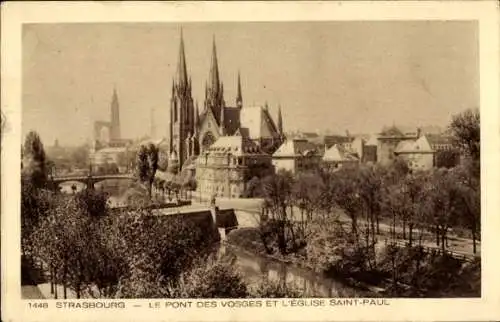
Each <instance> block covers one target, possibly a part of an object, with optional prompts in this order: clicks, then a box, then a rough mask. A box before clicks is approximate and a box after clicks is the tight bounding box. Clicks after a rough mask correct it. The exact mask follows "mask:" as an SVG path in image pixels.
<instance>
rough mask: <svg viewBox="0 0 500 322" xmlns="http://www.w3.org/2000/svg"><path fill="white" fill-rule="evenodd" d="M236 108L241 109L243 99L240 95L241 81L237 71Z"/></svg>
mask: <svg viewBox="0 0 500 322" xmlns="http://www.w3.org/2000/svg"><path fill="white" fill-rule="evenodd" d="M236 106H237V107H238V108H241V107H242V106H243V97H242V95H241V80H240V72H239V71H238V93H237V94H236Z"/></svg>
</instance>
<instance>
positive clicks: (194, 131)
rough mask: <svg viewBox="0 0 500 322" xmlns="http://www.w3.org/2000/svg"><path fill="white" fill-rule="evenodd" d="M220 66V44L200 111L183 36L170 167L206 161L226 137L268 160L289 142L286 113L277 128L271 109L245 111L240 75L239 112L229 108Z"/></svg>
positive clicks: (175, 81) (175, 85)
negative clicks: (213, 148)
mask: <svg viewBox="0 0 500 322" xmlns="http://www.w3.org/2000/svg"><path fill="white" fill-rule="evenodd" d="M218 64H219V63H218V60H217V50H216V44H215V38H214V40H213V44H212V57H211V66H210V70H209V73H208V81H207V82H206V83H205V100H204V103H203V107H202V110H201V111H200V109H199V107H198V104H197V103H196V104H195V103H194V100H193V96H192V82H191V77H190V76H189V75H188V71H187V62H186V54H185V48H184V39H183V34H182V31H181V34H180V48H179V58H178V62H177V71H176V74H175V77H174V79H173V82H172V93H171V100H170V123H169V142H168V147H169V165H173V164H175V165H176V168H177V169H183V168H184V167H185V166H187V165H189V164H193V163H194V160H196V159H197V157H198V156H200V155H205V158H206V157H207V156H206V154H207V153H209V151H210V149H209V148H210V147H211V146H212V145H213V144H214V143H215V142H216V141H218V140H219V139H221V138H223V137H234V138H229V139H225V141H228V140H229V141H235V140H239V141H240V142H243V143H241V144H244V145H245V146H247V147H246V148H245V147H241V149H243V150H248V151H252V153H254V154H255V153H257V152H259V153H262V154H263V155H267V156H270V155H271V154H272V153H274V151H276V149H277V148H278V147H279V146H280V145H281V144H282V143H283V141H284V133H283V120H282V116H281V107H280V108H279V110H278V118H277V122H274V120H273V118H272V117H271V115H270V113H269V109H268V106H267V103H266V104H265V106H264V107H261V106H244V104H243V95H242V88H241V79H240V74H239V73H238V78H237V80H236V81H237V93H236V98H235V101H234V106H227V105H226V101H225V98H224V84H223V82H222V80H221V79H220V75H219V65H218ZM222 141H224V140H222ZM222 141H221V142H222ZM250 146H251V148H250ZM221 149H223V147H222V148H221ZM236 149H237V148H236ZM240 162H241V161H240ZM197 172H198V169H197ZM197 176H198V175H197Z"/></svg>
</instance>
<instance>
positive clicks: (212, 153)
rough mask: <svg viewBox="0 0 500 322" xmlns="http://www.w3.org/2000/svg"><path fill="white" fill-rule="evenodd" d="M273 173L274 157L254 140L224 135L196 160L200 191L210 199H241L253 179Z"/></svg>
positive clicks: (197, 180)
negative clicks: (247, 184)
mask: <svg viewBox="0 0 500 322" xmlns="http://www.w3.org/2000/svg"><path fill="white" fill-rule="evenodd" d="M272 171H273V168H272V164H271V156H270V155H269V154H267V153H265V152H263V151H262V149H261V148H260V146H259V145H258V144H256V143H255V142H254V141H253V140H251V139H250V138H248V137H244V136H241V135H233V136H221V137H219V138H218V139H217V141H215V142H214V143H213V144H211V145H210V146H208V147H206V148H205V149H204V150H203V151H202V152H201V154H200V155H199V156H198V158H197V159H196V182H197V190H198V193H199V194H201V195H203V196H206V197H212V196H216V197H227V198H239V197H241V196H242V195H243V193H244V191H245V189H246V183H247V182H248V181H249V180H250V179H251V178H253V177H254V176H257V177H263V176H266V175H268V174H270V173H272Z"/></svg>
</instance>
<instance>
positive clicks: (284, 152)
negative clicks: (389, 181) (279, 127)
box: [272, 126, 453, 173]
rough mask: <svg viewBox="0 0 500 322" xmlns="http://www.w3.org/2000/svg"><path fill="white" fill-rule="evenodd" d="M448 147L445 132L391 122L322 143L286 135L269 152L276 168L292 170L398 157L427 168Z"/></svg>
mask: <svg viewBox="0 0 500 322" xmlns="http://www.w3.org/2000/svg"><path fill="white" fill-rule="evenodd" d="M451 150H453V145H452V141H451V138H450V137H449V136H447V135H445V134H429V133H425V134H424V133H422V132H421V131H420V130H417V131H416V132H414V133H403V132H401V131H400V130H399V129H398V128H396V127H395V126H393V127H391V128H389V129H386V130H384V131H382V132H381V133H379V134H376V135H368V136H367V135H359V136H349V135H346V136H341V135H334V136H325V138H324V141H323V145H322V146H321V145H318V144H317V143H313V142H311V141H309V140H307V139H304V138H295V139H290V140H287V141H286V142H285V143H284V144H283V145H282V146H281V147H280V148H279V149H278V150H277V151H276V152H275V153H274V154H273V156H272V160H273V161H272V162H273V165H274V167H275V168H276V170H280V169H283V170H288V171H292V172H294V173H296V172H299V171H302V170H304V169H307V168H310V167H311V166H313V165H316V164H319V163H322V164H325V165H327V166H329V167H332V168H339V167H343V166H351V165H357V164H360V163H379V164H382V165H387V164H390V163H391V162H393V161H394V159H395V158H398V157H399V158H401V159H404V160H406V161H407V162H408V165H409V166H410V168H412V169H415V170H416V169H419V170H428V169H431V168H432V167H436V166H439V153H440V152H442V151H451Z"/></svg>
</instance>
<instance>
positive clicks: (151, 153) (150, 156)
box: [137, 143, 158, 198]
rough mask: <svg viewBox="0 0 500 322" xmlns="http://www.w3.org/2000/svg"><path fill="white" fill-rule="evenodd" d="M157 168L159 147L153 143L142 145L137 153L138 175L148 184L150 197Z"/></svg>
mask: <svg viewBox="0 0 500 322" xmlns="http://www.w3.org/2000/svg"><path fill="white" fill-rule="evenodd" d="M157 169H158V148H157V147H156V146H155V145H154V144H152V143H150V144H148V145H147V146H145V145H142V146H141V148H140V149H139V152H138V153H137V176H138V178H139V180H140V181H141V182H143V183H145V184H146V186H147V188H148V193H149V197H150V198H151V192H152V191H151V190H152V185H153V180H154V178H155V173H156V170H157Z"/></svg>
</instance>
